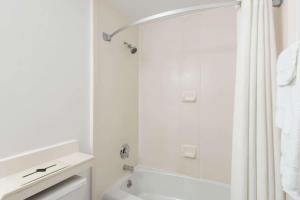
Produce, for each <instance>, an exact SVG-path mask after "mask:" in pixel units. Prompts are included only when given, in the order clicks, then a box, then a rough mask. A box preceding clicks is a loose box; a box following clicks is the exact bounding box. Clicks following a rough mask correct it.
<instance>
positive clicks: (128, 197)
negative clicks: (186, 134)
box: [102, 167, 230, 200]
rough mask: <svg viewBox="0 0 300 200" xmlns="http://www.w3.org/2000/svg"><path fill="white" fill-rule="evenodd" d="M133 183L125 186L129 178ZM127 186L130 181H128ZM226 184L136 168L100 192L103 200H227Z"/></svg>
mask: <svg viewBox="0 0 300 200" xmlns="http://www.w3.org/2000/svg"><path fill="white" fill-rule="evenodd" d="M129 180H130V181H131V183H132V185H131V186H130V187H128V186H127V185H128V181H129ZM129 185H130V184H129ZM229 199H230V189H229V186H228V185H225V184H222V183H217V182H212V181H207V180H201V179H195V178H191V177H187V176H182V175H178V174H173V173H169V172H165V171H161V170H152V169H151V170H149V169H145V168H141V167H138V168H137V169H136V170H135V172H134V173H132V174H130V175H128V176H126V177H124V178H122V179H121V180H120V181H119V182H118V183H116V184H115V185H114V186H113V187H112V188H111V189H109V190H108V191H107V192H105V194H104V195H103V198H102V200H229Z"/></svg>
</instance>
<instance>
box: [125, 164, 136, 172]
mask: <svg viewBox="0 0 300 200" xmlns="http://www.w3.org/2000/svg"><path fill="white" fill-rule="evenodd" d="M123 170H124V171H129V172H133V171H134V166H131V165H126V164H125V165H123Z"/></svg>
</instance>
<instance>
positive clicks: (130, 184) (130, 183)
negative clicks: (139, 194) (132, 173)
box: [126, 179, 132, 188]
mask: <svg viewBox="0 0 300 200" xmlns="http://www.w3.org/2000/svg"><path fill="white" fill-rule="evenodd" d="M126 186H127V188H131V186H132V180H130V179H129V180H127V184H126Z"/></svg>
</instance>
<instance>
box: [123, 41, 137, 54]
mask: <svg viewBox="0 0 300 200" xmlns="http://www.w3.org/2000/svg"><path fill="white" fill-rule="evenodd" d="M124 44H125V45H126V46H127V47H128V48H129V50H130V53H131V54H135V53H136V52H137V48H136V47H134V46H132V45H131V44H128V43H127V42H124Z"/></svg>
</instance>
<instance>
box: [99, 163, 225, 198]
mask: <svg viewBox="0 0 300 200" xmlns="http://www.w3.org/2000/svg"><path fill="white" fill-rule="evenodd" d="M135 172H150V173H156V174H159V175H166V176H172V177H177V178H184V179H187V180H192V181H200V182H203V183H207V184H211V185H215V186H218V187H223V188H225V189H227V190H229V191H230V185H229V184H226V183H222V182H218V181H213V180H207V179H203V178H194V177H191V176H187V175H184V174H180V173H176V172H172V171H170V170H164V169H157V168H152V167H147V166H144V165H137V166H136V167H135V169H134V172H127V173H126V174H125V175H124V176H123V177H121V178H120V179H118V180H117V181H116V182H115V183H114V184H113V185H112V186H111V187H109V188H108V189H107V190H105V192H104V193H103V195H102V196H101V200H119V199H122V200H123V199H130V200H143V199H141V198H139V197H137V196H135V195H133V194H130V193H128V192H126V191H123V190H122V188H121V186H122V184H123V183H124V182H125V181H126V180H127V179H130V177H131V176H132V174H134V173H135Z"/></svg>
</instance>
